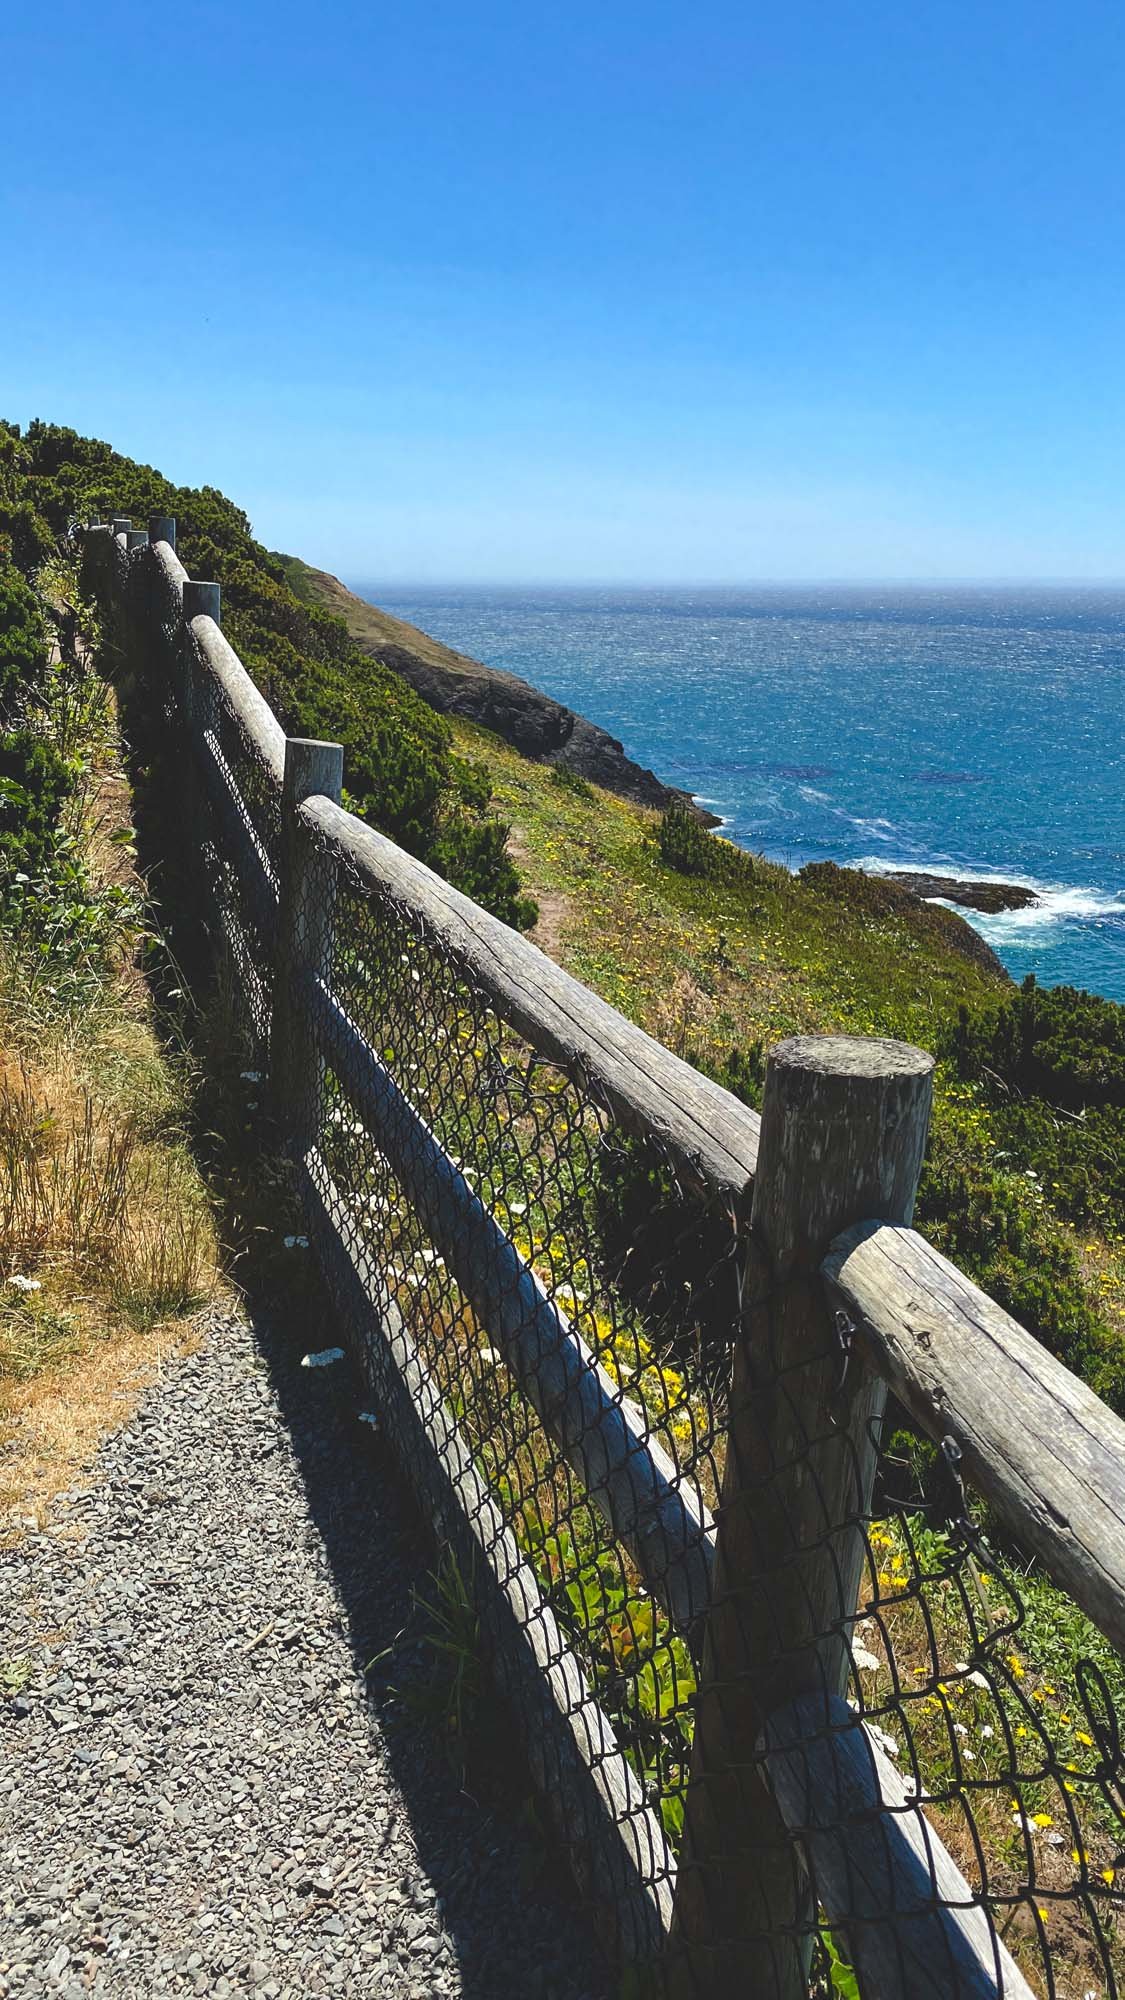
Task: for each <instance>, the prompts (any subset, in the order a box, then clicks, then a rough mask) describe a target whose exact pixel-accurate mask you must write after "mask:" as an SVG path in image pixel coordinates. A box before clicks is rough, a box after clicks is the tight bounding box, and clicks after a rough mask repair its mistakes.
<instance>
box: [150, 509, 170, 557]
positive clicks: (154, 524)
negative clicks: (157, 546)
mask: <svg viewBox="0 0 1125 2000" xmlns="http://www.w3.org/2000/svg"><path fill="white" fill-rule="evenodd" d="M148 538H149V541H150V542H154V543H155V542H167V544H168V547H169V548H170V549H174V548H175V546H176V516H175V515H174V514H150V515H149V517H148Z"/></svg>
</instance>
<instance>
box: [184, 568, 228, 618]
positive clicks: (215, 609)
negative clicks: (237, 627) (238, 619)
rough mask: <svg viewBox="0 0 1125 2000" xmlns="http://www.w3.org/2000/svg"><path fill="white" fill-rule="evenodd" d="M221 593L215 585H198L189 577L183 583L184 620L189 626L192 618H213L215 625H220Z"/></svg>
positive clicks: (198, 583)
mask: <svg viewBox="0 0 1125 2000" xmlns="http://www.w3.org/2000/svg"><path fill="white" fill-rule="evenodd" d="M222 604H223V596H222V591H221V590H220V588H219V585H218V584H217V583H200V582H198V581H197V580H196V579H194V578H192V577H189V578H187V579H186V581H185V583H184V620H185V622H186V623H187V624H189V625H190V623H191V621H192V619H193V618H213V619H214V621H215V623H216V625H220V624H221V623H222Z"/></svg>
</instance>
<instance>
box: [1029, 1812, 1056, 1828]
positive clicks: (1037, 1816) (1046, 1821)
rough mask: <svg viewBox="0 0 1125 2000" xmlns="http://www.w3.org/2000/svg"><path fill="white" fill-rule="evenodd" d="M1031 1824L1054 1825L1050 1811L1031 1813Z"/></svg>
mask: <svg viewBox="0 0 1125 2000" xmlns="http://www.w3.org/2000/svg"><path fill="white" fill-rule="evenodd" d="M1031 1824H1032V1826H1054V1824H1055V1822H1054V1820H1053V1819H1052V1818H1051V1815H1050V1813H1032V1815H1031Z"/></svg>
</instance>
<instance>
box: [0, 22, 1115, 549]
mask: <svg viewBox="0 0 1125 2000" xmlns="http://www.w3.org/2000/svg"><path fill="white" fill-rule="evenodd" d="M31 12H32V10H31V9H29V8H24V9H21V10H20V18H18V19H13V13H14V10H13V9H8V10H6V18H5V22H4V25H3V27H2V28H0V63H2V66H3V74H4V76H5V114H4V127H3V142H2V144H3V152H2V158H3V174H2V175H0V236H2V243H3V257H2V259H0V273H2V276H0V285H2V287H3V296H2V298H0V385H2V388H0V409H2V410H3V413H4V414H6V415H8V416H9V417H13V418H16V419H17V420H19V421H24V420H26V419H27V418H29V417H31V416H34V415H41V416H47V417H53V418H55V419H57V420H59V421H62V422H66V423H71V424H73V425H75V426H76V427H77V428H79V429H81V430H84V431H93V432H95V433H97V434H99V435H101V436H105V437H108V438H110V439H111V440H112V442H113V443H115V444H116V445H117V446H118V447H119V448H120V449H122V450H124V451H126V452H128V453H130V454H131V455H133V456H136V457H138V458H142V459H146V460H148V461H150V462H152V463H155V464H157V465H159V466H160V468H161V469H162V470H163V471H165V472H167V473H168V474H169V475H170V476H172V477H174V478H175V479H177V480H180V481H185V482H190V483H193V484H196V483H212V484H216V485H219V486H222V487H223V488H224V489H225V490H226V491H228V492H229V493H230V494H231V495H232V497H234V498H235V499H237V500H238V501H239V502H240V503H241V504H242V505H244V506H245V507H246V508H247V511H248V512H249V513H250V515H251V518H252V520H253V521H254V524H255V527H256V529H257V531H258V533H259V534H260V535H261V536H262V538H263V539H264V540H265V541H267V542H269V543H270V544H271V545H273V546H275V547H284V548H290V549H295V550H297V551H298V552H299V553H301V554H303V555H306V556H307V557H309V558H310V559H312V560H314V561H317V562H321V563H324V564H326V565H328V566H329V567H331V568H333V569H335V570H337V571H339V572H341V573H343V574H344V575H345V576H347V577H350V578H353V579H372V580H385V581H387V582H392V581H393V582H400V581H404V580H409V581H418V582H424V581H468V580H473V579H480V580H487V581H511V582H533V581H538V580H570V581H585V580H590V581H594V580H597V581H601V580H606V581H639V582H645V581H654V582H664V583H672V582H676V581H699V580H715V581H728V582H742V581H754V580H758V579H763V578H817V577H832V578H837V577H852V578H876V577H888V578H889V577H927V576H955V577H972V576H980V577H1068V576H1085V577H1125V262H1123V254H1122V253H1123V250H1125V228H1123V203H1125V174H1123V171H1122V170H1123V165H1125V161H1123V151H1125V142H1123V139H1122V133H1123V131H1125V113H1123V111H1122V106H1123V104H1125V12H1123V10H1122V8H1121V6H1120V4H1119V0H1113V4H1112V5H1111V4H1105V5H1099V4H1092V0H1074V4H1069V5H1063V4H1061V0H1060V4H1054V5H1044V4H1038V3H1037V0H1022V4H1021V6H1019V7H1016V6H1015V5H1014V4H1012V0H1005V4H1003V5H997V4H992V0H956V4H945V5H941V6H935V5H932V4H931V5H927V4H925V0H922V4H919V5H917V6H913V7H911V6H907V5H904V4H903V0H897V4H895V5H893V6H891V5H885V4H881V0H866V4H864V5H862V6H858V5H854V4H853V5H851V6H848V5H846V4H840V0H836V4H833V5H823V4H811V0H789V3H788V4H787V5H785V6H781V5H775V6H774V7H773V8H772V9H769V10H766V9H764V8H760V7H759V8H753V7H748V6H746V5H740V6H735V5H727V4H719V0H702V4H697V5H695V6H694V7H692V8H684V7H683V6H682V5H680V4H677V5H675V6H672V5H666V4H664V0H645V4H643V5H637V4H632V0H624V4H620V3H618V4H615V0H608V4H607V0H601V4H599V5H597V6H594V5H590V4H587V0H571V4H569V5H567V6H566V7H562V6H555V5H548V6H540V7H531V8H529V7H527V6H526V5H525V6H521V7H516V6H514V5H508V4H498V0H474V4H473V5H472V6H471V7H470V6H468V5H464V4H462V5H452V4H448V0H430V4H429V5H428V6H427V7H426V8H424V9H421V10H419V9H414V8H410V9H407V8H406V7H404V6H401V5H399V6H398V7H395V8H386V7H383V8H379V7H375V8H372V7H360V6H350V5H345V4H340V0H323V3H322V4H321V5H319V6H317V7H309V6H308V5H307V4H306V5H303V6H301V7H299V8H298V7H296V6H293V5H290V4H288V0H273V4H271V5H270V6H269V7H267V6H265V5H263V4H261V0H238V4H226V5H223V6H218V5H199V4H193V0H180V4H178V5H177V6H175V7H172V6H154V7H148V8H145V9H139V8H136V7H129V8H125V7H121V6H117V5H115V4H113V0H106V4H100V5H98V6H96V7H93V6H90V5H89V4H88V0H87V4H83V5H81V6H79V5H75V4H74V0H56V4H54V5H52V6H51V7H49V8H45V9H41V10H39V17H40V18H39V20H38V21H33V20H32V18H31Z"/></svg>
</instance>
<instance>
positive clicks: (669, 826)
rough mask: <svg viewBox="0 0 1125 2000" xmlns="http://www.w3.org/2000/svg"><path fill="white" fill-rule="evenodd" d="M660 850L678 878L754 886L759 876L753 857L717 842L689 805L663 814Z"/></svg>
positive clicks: (659, 829) (658, 833) (658, 838)
mask: <svg viewBox="0 0 1125 2000" xmlns="http://www.w3.org/2000/svg"><path fill="white" fill-rule="evenodd" d="M656 849H657V853H658V854H659V856H660V859H661V860H662V861H663V863H664V865H665V867H666V868H674V869H675V870H676V873H677V874H678V875H696V876H701V877H703V878H705V879H706V880H707V881H709V882H733V883H739V882H745V883H750V882H753V881H754V880H755V878H756V875H757V870H756V868H755V864H754V857H753V855H752V854H746V853H744V852H743V850H742V848H740V847H735V846H734V845H733V844H732V842H731V841H729V840H717V839H716V838H715V835H714V834H712V833H708V831H707V828H706V827H705V826H704V824H703V822H702V820H700V819H697V818H696V815H695V814H694V813H693V812H692V811H691V809H690V808H689V807H688V806H683V805H670V806H669V807H668V808H667V811H665V812H663V813H662V814H661V816H660V822H659V824H658V826H657V829H656Z"/></svg>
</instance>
